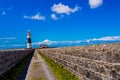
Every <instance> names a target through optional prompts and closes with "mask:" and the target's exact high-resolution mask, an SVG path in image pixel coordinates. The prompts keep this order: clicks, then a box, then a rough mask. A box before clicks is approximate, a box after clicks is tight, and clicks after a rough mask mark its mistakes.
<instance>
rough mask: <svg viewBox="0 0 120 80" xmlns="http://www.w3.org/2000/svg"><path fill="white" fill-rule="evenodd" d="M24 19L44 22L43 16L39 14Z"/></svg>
mask: <svg viewBox="0 0 120 80" xmlns="http://www.w3.org/2000/svg"><path fill="white" fill-rule="evenodd" d="M24 18H25V19H32V20H45V19H46V17H45V16H41V15H40V13H37V14H35V15H34V16H24Z"/></svg>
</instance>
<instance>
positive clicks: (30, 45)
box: [27, 30, 32, 49]
mask: <svg viewBox="0 0 120 80" xmlns="http://www.w3.org/2000/svg"><path fill="white" fill-rule="evenodd" d="M27 48H28V49H30V48H32V44H31V33H30V30H28V33H27Z"/></svg>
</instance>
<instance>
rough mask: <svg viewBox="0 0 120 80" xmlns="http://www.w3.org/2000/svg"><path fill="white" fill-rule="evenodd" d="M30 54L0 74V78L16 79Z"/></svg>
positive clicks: (5, 79) (3, 79)
mask: <svg viewBox="0 0 120 80" xmlns="http://www.w3.org/2000/svg"><path fill="white" fill-rule="evenodd" d="M31 55H32V54H29V55H28V56H26V57H25V58H24V59H23V60H22V61H20V63H18V64H17V65H16V66H15V67H13V68H11V69H10V70H9V71H7V72H6V73H4V74H3V75H0V80H18V78H19V77H20V75H21V73H22V71H23V69H24V68H25V66H26V63H27V62H28V60H29V59H30V58H31Z"/></svg>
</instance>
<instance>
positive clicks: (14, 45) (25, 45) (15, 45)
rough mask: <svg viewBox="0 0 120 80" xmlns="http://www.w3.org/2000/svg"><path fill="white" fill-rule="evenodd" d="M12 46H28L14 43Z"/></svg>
mask: <svg viewBox="0 0 120 80" xmlns="http://www.w3.org/2000/svg"><path fill="white" fill-rule="evenodd" d="M10 46H12V47H20V46H26V45H25V44H13V45H10Z"/></svg>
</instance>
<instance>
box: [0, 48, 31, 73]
mask: <svg viewBox="0 0 120 80" xmlns="http://www.w3.org/2000/svg"><path fill="white" fill-rule="evenodd" d="M32 52H33V49H26V50H8V51H0V75H1V74H3V73H4V72H6V71H8V70H9V69H11V68H12V67H14V66H15V65H16V64H17V63H19V62H20V61H21V60H22V59H24V58H25V57H26V56H27V55H28V54H30V53H32Z"/></svg>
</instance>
